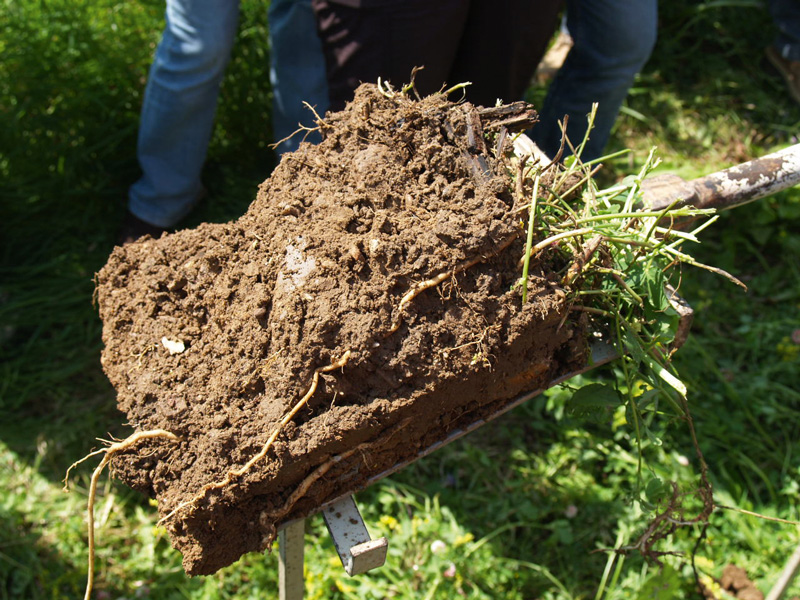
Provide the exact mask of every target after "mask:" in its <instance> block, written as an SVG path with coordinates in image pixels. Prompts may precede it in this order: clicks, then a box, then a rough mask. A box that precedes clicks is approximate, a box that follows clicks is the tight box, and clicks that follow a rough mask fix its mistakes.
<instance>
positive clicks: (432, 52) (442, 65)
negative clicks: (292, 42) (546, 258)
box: [312, 0, 469, 110]
mask: <svg viewBox="0 0 800 600" xmlns="http://www.w3.org/2000/svg"><path fill="white" fill-rule="evenodd" d="M312 5H313V7H314V12H315V13H316V15H317V27H318V29H319V33H320V39H321V40H322V46H323V51H324V53H325V61H326V66H327V73H328V90H329V94H330V101H331V110H341V109H343V108H344V106H345V103H346V102H348V101H349V100H351V99H352V97H353V91H354V90H355V88H356V87H358V85H359V84H360V83H362V82H368V83H376V82H377V81H378V78H379V77H380V78H381V79H383V80H384V81H390V82H391V83H392V84H394V86H395V87H398V88H399V87H400V86H402V85H403V84H405V83H408V81H409V79H410V77H411V71H412V69H413V68H414V67H415V66H416V67H425V68H424V69H423V70H422V71H419V72H418V73H417V75H416V78H415V83H416V87H417V90H418V91H419V93H420V94H431V93H433V92H436V91H438V90H439V89H440V88H441V87H442V86H443V85H444V84H445V83H449V82H447V78H448V75H449V73H450V69H451V67H452V63H453V60H454V57H455V53H456V50H457V47H458V42H459V40H460V38H461V33H462V30H463V26H464V22H465V20H466V15H467V9H468V6H469V2H468V0H437V1H436V2H431V1H430V0H407V1H405V2H398V3H395V4H392V5H389V6H381V7H375V8H352V7H349V6H345V5H342V4H339V3H336V2H333V1H330V2H329V1H328V0H313V1H312Z"/></svg>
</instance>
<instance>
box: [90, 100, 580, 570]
mask: <svg viewBox="0 0 800 600" xmlns="http://www.w3.org/2000/svg"><path fill="white" fill-rule="evenodd" d="M520 104H521V103H520ZM531 115H532V111H531V109H530V107H529V106H521V105H512V106H511V107H508V108H504V109H499V108H492V109H478V108H476V107H473V106H471V105H470V104H466V103H461V104H457V103H451V102H448V101H447V100H446V99H445V97H444V96H442V95H437V96H432V97H429V98H425V99H423V100H414V99H412V98H410V97H409V96H408V95H406V94H395V95H392V94H389V95H385V94H383V93H381V91H379V90H378V88H376V87H375V86H373V85H364V86H362V87H361V88H359V90H358V92H357V95H356V98H355V100H354V101H353V102H352V103H351V104H350V105H349V106H348V108H347V109H346V110H345V111H343V112H341V113H337V114H329V115H327V116H326V118H325V121H324V123H323V124H322V125H321V127H322V133H323V135H324V141H323V142H322V143H321V144H319V145H318V146H311V145H308V144H302V145H301V147H300V149H299V150H298V151H297V152H295V153H292V154H289V155H287V156H285V157H284V159H283V160H282V161H281V163H280V164H279V165H278V167H277V168H276V169H275V171H274V173H273V174H272V176H271V177H270V178H269V179H268V180H267V181H265V182H264V183H263V184H262V185H261V186H260V188H259V191H258V196H257V198H256V200H255V201H254V202H253V204H252V205H251V206H250V208H249V210H248V212H247V213H246V214H245V215H244V216H243V217H241V218H240V219H239V220H237V221H236V222H233V223H228V224H217V225H208V224H207V225H202V226H200V227H198V228H197V229H194V230H187V231H180V232H177V233H174V234H171V235H166V236H164V237H162V238H161V239H159V240H153V239H149V238H148V239H145V240H141V241H139V242H137V243H134V244H129V245H127V246H125V247H118V248H116V249H115V250H114V252H113V254H112V255H111V257H110V258H109V261H108V264H107V265H106V266H105V267H104V268H103V269H102V270H101V271H100V273H99V274H98V276H97V281H98V299H99V307H100V315H101V317H102V320H103V340H104V343H105V349H104V350H103V354H102V361H103V367H104V369H105V372H106V373H107V375H108V377H109V378H110V380H111V382H112V383H113V385H114V387H115V388H116V390H117V392H118V405H119V408H120V409H121V410H122V411H123V412H124V413H125V415H126V416H127V419H128V422H129V423H130V424H131V425H132V426H133V427H134V428H135V429H137V430H151V429H165V430H168V431H170V432H172V433H174V434H176V435H178V436H180V441H179V442H178V443H167V442H162V441H159V440H148V441H146V442H142V443H140V444H138V445H137V446H136V447H135V448H134V449H130V450H126V451H125V452H123V453H120V454H119V455H118V456H116V457H115V458H114V461H113V467H114V473H115V474H116V476H118V477H119V478H121V479H122V480H123V481H124V482H125V483H127V484H128V485H130V486H131V487H133V488H135V489H138V490H140V491H142V492H144V493H145V494H148V495H150V496H153V497H155V498H157V500H158V510H159V513H160V515H161V516H162V517H164V516H167V515H170V513H173V511H175V509H176V508H177V509H178V510H177V511H176V512H174V513H173V514H172V515H171V516H169V518H167V519H166V521H165V525H166V527H167V529H168V530H169V533H170V536H171V539H172V543H173V545H174V546H175V547H176V548H177V549H178V550H180V551H181V552H182V553H183V557H184V568H185V569H186V572H187V573H189V574H191V575H197V574H209V573H213V572H215V571H216V570H218V569H220V568H221V567H223V566H226V565H228V564H231V563H232V562H234V561H236V560H237V559H238V558H239V557H240V556H241V555H242V554H243V553H245V552H251V551H262V550H264V549H265V548H267V547H269V546H270V544H271V543H272V541H273V539H274V537H275V534H276V526H277V525H279V524H280V523H282V522H285V521H288V520H291V519H294V518H299V517H301V516H305V515H307V514H310V513H312V512H314V511H315V509H316V508H318V507H319V506H320V505H321V504H322V503H324V502H326V501H329V500H332V499H334V498H337V497H339V496H341V495H343V494H345V493H349V492H352V491H355V490H357V489H359V488H360V487H363V485H364V484H365V482H366V481H367V480H368V479H369V478H370V477H374V476H375V475H378V474H380V473H382V472H383V471H385V470H386V469H388V468H390V467H392V466H393V465H396V464H397V463H399V462H403V461H407V460H409V459H411V458H413V457H415V456H416V455H417V454H418V453H419V451H420V449H424V448H427V447H429V446H431V445H432V444H433V443H435V442H437V441H439V440H442V439H444V438H445V437H447V435H448V433H449V432H451V431H453V430H455V429H458V428H461V427H463V426H465V425H467V424H469V423H472V422H473V421H475V420H477V419H478V418H480V417H482V416H486V415H488V414H491V413H493V412H495V410H496V409H497V407H499V406H503V405H504V404H507V403H508V402H509V401H510V400H512V399H513V398H514V397H515V396H517V395H518V394H520V393H522V392H524V391H528V390H532V389H536V388H541V387H543V386H546V384H547V383H548V382H549V381H551V380H553V379H554V378H556V377H558V376H560V375H562V374H564V373H565V372H567V371H569V370H571V369H574V368H576V367H579V366H582V365H583V364H584V363H585V352H586V342H585V335H584V332H583V326H582V324H581V323H580V322H579V321H578V320H577V319H575V318H569V319H567V318H566V317H567V315H568V308H567V306H566V302H565V294H564V292H563V290H561V289H559V288H558V285H557V284H556V283H553V282H555V281H556V280H557V279H556V277H554V276H553V275H552V272H553V271H554V270H555V269H559V268H562V267H563V266H564V265H563V264H556V265H551V264H548V262H547V260H551V259H545V260H544V261H543V262H539V263H537V264H536V265H535V266H534V268H533V274H532V276H531V279H530V283H529V301H528V302H527V303H526V304H525V305H524V306H523V305H522V301H521V295H520V292H519V290H518V289H517V286H516V285H515V284H516V283H517V281H518V280H519V278H520V274H521V273H520V268H519V267H518V261H519V259H520V257H521V256H522V254H523V248H524V245H523V244H524V229H523V225H522V223H521V216H522V215H524V214H525V213H524V209H523V212H520V211H519V208H520V206H521V205H522V204H523V203H524V201H523V200H521V199H520V198H516V199H515V191H514V190H515V188H514V183H513V180H512V177H511V175H512V173H513V172H514V166H513V164H512V159H511V158H510V151H509V150H510V143H504V142H503V140H506V137H507V136H506V135H505V132H506V130H511V131H513V129H514V126H515V124H516V125H520V127H522V128H524V127H525V126H526V124H529V123H530V118H531ZM525 119H528V121H527V123H525V122H524V121H525ZM506 141H507V140H506ZM498 147H499V148H498ZM498 150H499V152H498ZM515 202H516V205H515ZM426 281H428V282H430V287H429V288H428V289H422V287H423V286H421V284H422V283H423V282H426ZM414 290H416V292H418V293H417V294H416V295H414V294H413V293H412V294H410V293H409V292H413V291H414ZM412 296H413V297H412ZM337 361H339V363H340V364H339V366H337ZM326 367H327V369H326ZM315 380H316V381H317V384H318V385H316V387H313V384H314V381H315ZM310 391H313V393H312V394H311V395H310V396H309V397H308V400H307V403H306V404H305V405H303V406H302V407H301V408H300V409H299V411H298V412H297V414H296V415H295V416H294V417H293V418H292V419H291V421H290V422H288V423H287V424H286V425H285V426H284V427H283V428H282V430H281V431H280V433H279V434H278V435H277V437H276V438H275V441H274V444H272V445H271V446H270V447H269V449H268V451H267V452H266V454H264V455H263V456H262V457H260V458H256V459H255V460H254V457H258V455H259V453H260V452H262V451H263V449H264V447H265V444H266V443H267V440H268V438H269V437H270V435H271V434H273V433H274V432H275V431H276V428H277V427H278V424H279V422H280V421H281V420H282V419H283V418H284V416H285V415H287V413H289V411H290V410H291V409H292V408H293V407H295V406H296V405H297V404H298V401H300V400H301V399H302V398H303V397H304V396H307V395H308V393H309V392H310ZM248 461H251V462H250V464H249V466H248V467H247V468H246V469H245V470H243V472H241V473H240V474H237V475H235V476H231V475H230V471H231V470H232V469H242V467H243V466H244V465H245V464H246V463H248ZM219 482H224V485H216V484H218V483H219Z"/></svg>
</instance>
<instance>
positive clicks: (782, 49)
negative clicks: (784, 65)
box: [769, 0, 800, 60]
mask: <svg viewBox="0 0 800 600" xmlns="http://www.w3.org/2000/svg"><path fill="white" fill-rule="evenodd" d="M769 11H770V13H771V14H772V21H773V22H774V23H775V27H776V28H777V29H778V35H777V36H776V38H775V41H774V45H775V49H776V50H778V52H779V53H780V55H781V56H782V57H783V58H785V59H788V60H800V3H798V2H797V0H770V1H769Z"/></svg>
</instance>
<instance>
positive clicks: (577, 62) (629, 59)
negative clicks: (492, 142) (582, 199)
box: [531, 0, 658, 160]
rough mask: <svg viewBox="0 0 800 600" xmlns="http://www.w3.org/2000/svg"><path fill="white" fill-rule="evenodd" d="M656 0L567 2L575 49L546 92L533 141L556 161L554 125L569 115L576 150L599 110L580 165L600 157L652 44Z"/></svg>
mask: <svg viewBox="0 0 800 600" xmlns="http://www.w3.org/2000/svg"><path fill="white" fill-rule="evenodd" d="M657 4H658V3H657V0H567V28H568V29H569V33H570V35H571V36H572V39H573V46H572V49H571V50H570V52H569V55H568V56H567V59H566V61H565V62H564V65H563V66H562V67H561V69H560V70H559V71H558V74H557V75H556V77H555V79H554V80H553V82H552V84H551V85H550V89H549V90H548V92H547V97H546V98H545V102H544V105H543V107H542V110H541V113H540V115H539V118H540V122H539V123H538V124H537V125H536V126H534V127H533V129H532V131H531V137H532V138H533V140H534V141H535V142H536V144H537V145H538V146H539V147H540V148H541V149H542V150H544V151H545V153H547V155H548V156H551V157H553V156H555V154H556V152H558V149H559V146H560V145H561V130H560V129H559V127H558V122H559V121H561V120H563V118H564V115H565V114H567V115H569V122H568V128H567V136H568V137H569V140H570V141H571V142H572V143H573V145H575V146H576V147H577V145H578V144H579V143H580V142H581V140H582V139H583V136H584V134H585V133H586V128H587V121H586V116H587V115H588V114H589V112H590V111H591V107H592V103H593V102H597V103H598V104H599V106H598V110H597V116H596V117H595V121H594V129H593V130H592V132H591V135H590V138H589V142H588V143H587V144H586V147H585V148H584V152H583V155H582V157H583V159H584V160H592V159H594V158H597V157H599V156H602V152H603V148H605V145H606V143H607V142H608V138H609V137H610V135H611V128H612V127H613V126H614V121H615V120H616V118H617V115H618V114H619V109H620V107H621V106H622V102H623V101H624V100H625V96H627V94H628V90H629V89H630V87H631V85H632V84H633V80H634V77H635V76H636V74H637V73H638V72H639V71H640V70H641V68H642V67H643V66H644V64H645V63H646V62H647V59H648V58H649V57H650V53H651V52H652V50H653V46H654V45H655V41H656V26H657V22H658V15H657Z"/></svg>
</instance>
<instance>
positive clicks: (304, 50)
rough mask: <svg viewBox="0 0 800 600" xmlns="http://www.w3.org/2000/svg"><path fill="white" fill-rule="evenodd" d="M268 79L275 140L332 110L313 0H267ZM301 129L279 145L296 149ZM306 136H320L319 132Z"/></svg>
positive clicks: (315, 139) (313, 138)
mask: <svg viewBox="0 0 800 600" xmlns="http://www.w3.org/2000/svg"><path fill="white" fill-rule="evenodd" d="M269 35H270V44H271V52H270V71H269V75H270V80H271V82H272V92H273V100H272V126H273V129H274V131H275V141H280V140H282V139H284V138H286V137H288V136H290V135H291V134H292V133H294V132H295V131H297V129H298V127H299V126H300V124H302V125H305V126H307V127H315V125H314V113H312V112H311V111H310V110H309V109H308V108H306V106H305V105H304V104H303V101H305V102H308V103H309V104H310V105H311V106H313V107H314V110H316V111H317V113H319V115H320V116H323V115H324V114H325V111H326V110H328V81H327V78H326V73H325V56H324V55H323V54H322V42H320V40H319V36H318V35H317V21H316V18H315V17H314V11H313V10H312V9H311V0H272V1H271V2H270V5H269ZM304 136H305V133H304V132H300V133H298V134H297V135H295V136H294V137H292V139H290V140H286V141H285V142H283V143H282V144H280V145H279V146H278V147H277V151H278V153H279V154H282V153H284V152H291V151H294V150H297V146H298V145H299V144H300V142H301V141H302V140H303V139H304ZM305 139H306V141H310V142H314V143H316V142H319V141H320V139H321V138H320V135H319V133H318V132H314V133H312V134H309V135H308V137H306V138H305Z"/></svg>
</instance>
